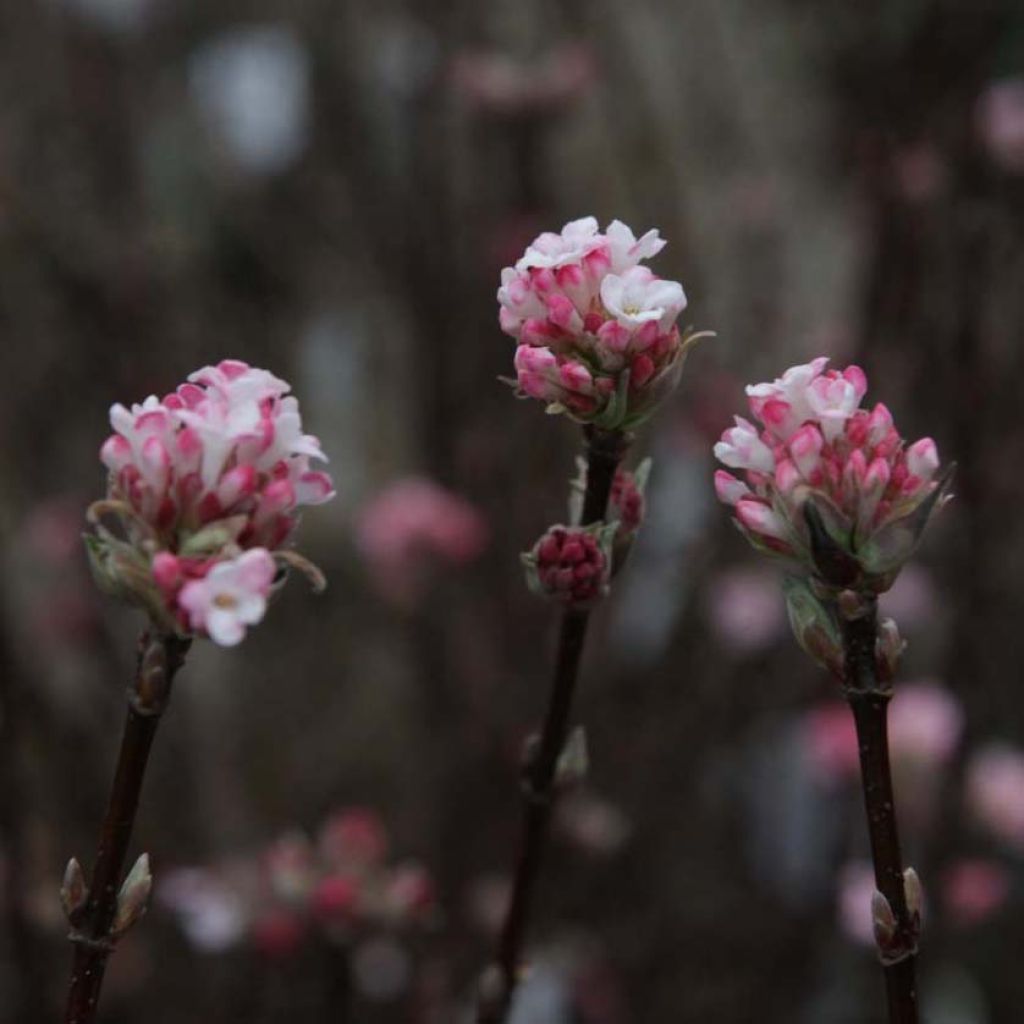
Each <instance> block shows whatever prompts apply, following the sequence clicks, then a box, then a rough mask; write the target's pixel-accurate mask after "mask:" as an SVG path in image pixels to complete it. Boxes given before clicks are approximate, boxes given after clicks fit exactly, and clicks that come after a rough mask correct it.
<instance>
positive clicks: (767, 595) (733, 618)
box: [707, 569, 786, 654]
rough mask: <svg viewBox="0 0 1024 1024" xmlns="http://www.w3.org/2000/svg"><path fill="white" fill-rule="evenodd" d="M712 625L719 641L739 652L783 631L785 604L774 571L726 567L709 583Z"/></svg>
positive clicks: (767, 642) (757, 647)
mask: <svg viewBox="0 0 1024 1024" xmlns="http://www.w3.org/2000/svg"><path fill="white" fill-rule="evenodd" d="M707 611H708V616H709V618H710V620H711V627H712V629H713V630H714V631H715V633H717V634H718V637H719V639H720V640H721V641H722V643H723V644H724V645H725V646H726V647H728V648H730V649H732V650H735V651H738V652H740V653H742V654H749V653H752V652H754V651H758V650H762V649H763V648H765V647H768V646H769V645H770V644H772V643H774V642H775V641H776V640H778V639H779V638H780V637H781V636H783V635H784V634H785V632H786V606H785V603H784V601H783V597H782V590H781V588H780V587H779V581H778V578H777V576H776V575H775V574H774V573H771V572H768V571H764V570H760V569H728V570H726V571H725V572H723V573H720V574H719V575H718V576H716V577H715V578H714V579H713V580H712V581H711V583H710V585H709V587H708V594H707Z"/></svg>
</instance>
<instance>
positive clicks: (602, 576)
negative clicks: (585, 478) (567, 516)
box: [522, 523, 616, 608]
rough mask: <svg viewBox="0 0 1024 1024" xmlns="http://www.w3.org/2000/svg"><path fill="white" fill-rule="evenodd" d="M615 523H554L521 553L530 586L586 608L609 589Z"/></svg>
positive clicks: (577, 606)
mask: <svg viewBox="0 0 1024 1024" xmlns="http://www.w3.org/2000/svg"><path fill="white" fill-rule="evenodd" d="M615 529H616V526H615V524H614V523H612V524H611V525H610V526H608V525H605V524H604V523H597V524H594V525H592V526H588V527H579V526H552V527H550V528H549V529H548V531H547V532H546V533H545V534H544V535H543V536H542V537H541V538H540V540H538V541H537V543H536V544H535V545H534V546H533V550H532V551H530V552H527V553H526V554H524V555H523V556H522V559H523V565H524V566H525V567H526V578H527V583H528V584H529V587H530V589H531V590H532V591H533V592H534V593H537V594H541V595H543V596H545V597H549V598H551V599H552V600H555V601H558V602H560V603H562V604H564V605H567V606H568V607H571V608H587V607H589V606H590V605H592V604H594V603H595V602H596V601H598V600H599V599H600V598H602V597H604V595H605V594H606V593H607V590H608V578H609V570H610V568H611V558H610V550H609V549H610V545H611V542H612V538H613V536H614V534H615Z"/></svg>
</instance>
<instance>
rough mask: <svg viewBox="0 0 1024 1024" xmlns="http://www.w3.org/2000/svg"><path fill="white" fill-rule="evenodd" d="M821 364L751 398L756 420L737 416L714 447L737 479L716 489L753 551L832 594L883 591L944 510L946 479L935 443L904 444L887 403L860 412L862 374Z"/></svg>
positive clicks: (722, 474) (723, 476) (726, 479)
mask: <svg viewBox="0 0 1024 1024" xmlns="http://www.w3.org/2000/svg"><path fill="white" fill-rule="evenodd" d="M827 362H828V360H827V359H826V358H824V357H822V358H819V359H815V360H814V361H813V362H811V363H808V364H806V365H803V366H794V367H792V368H791V369H789V370H787V371H786V372H785V374H783V376H782V377H781V378H779V379H778V380H775V381H773V382H772V383H770V384H756V385H753V386H751V387H748V388H747V396H748V399H749V404H750V411H751V414H752V416H753V418H754V420H755V421H756V422H755V423H752V422H750V421H748V420H746V419H744V418H742V417H740V416H737V417H736V423H735V426H733V427H730V428H729V429H728V430H726V431H725V433H724V434H722V439H721V440H720V441H719V442H718V443H717V444H716V445H715V456H716V457H717V458H718V459H719V461H721V462H723V463H724V464H725V465H726V466H728V467H729V468H730V469H735V470H740V471H741V472H742V475H741V476H740V477H737V476H734V475H733V474H732V473H729V472H726V471H725V470H719V471H718V472H716V474H715V489H716V491H717V493H718V497H719V499H720V500H721V501H723V502H725V503H726V504H728V505H731V506H733V508H734V511H735V517H736V523H737V525H738V526H739V528H740V530H741V531H742V532H743V533H744V534H745V536H746V537H747V539H748V540H749V541H750V542H751V543H752V544H753V545H754V546H755V547H756V548H758V549H759V550H761V551H764V552H767V553H769V554H773V555H778V556H781V557H783V558H785V559H787V560H789V561H791V562H795V563H798V564H800V565H802V566H803V567H804V568H805V569H807V570H809V571H810V574H811V575H812V576H815V577H817V578H819V579H821V580H823V581H824V582H826V583H828V584H833V585H840V586H843V587H863V588H866V589H868V590H871V591H874V592H876V593H880V592H882V591H885V590H887V589H888V588H889V586H891V585H892V582H893V580H894V579H895V577H896V575H897V573H898V572H899V570H900V567H901V566H902V565H903V563H904V562H905V561H906V560H907V558H908V557H909V556H910V554H911V553H912V552H913V550H914V548H915V547H916V546H917V542H918V540H919V538H920V536H921V533H922V531H923V530H924V527H925V526H926V524H927V522H928V520H929V519H930V518H931V516H932V514H933V513H934V512H935V511H936V510H937V509H938V508H939V507H941V505H942V504H944V502H945V500H946V487H947V483H948V480H949V472H948V471H947V472H945V473H940V472H939V455H938V450H937V449H936V446H935V442H934V441H933V440H932V439H931V438H922V439H921V440H920V441H916V442H914V443H913V444H911V445H907V444H906V443H905V442H904V440H903V438H902V437H901V436H900V434H899V432H898V431H897V429H896V427H895V425H894V423H893V418H892V414H891V413H890V412H889V410H888V409H887V408H886V407H885V406H884V405H882V404H881V403H879V404H878V405H876V406H875V407H874V408H873V409H871V410H870V411H869V410H867V409H862V408H860V403H861V400H862V399H863V397H864V394H865V393H866V391H867V379H866V377H865V375H864V373H863V371H862V370H861V369H860V368H859V367H856V366H850V367H847V368H846V369H845V370H843V371H842V372H838V371H835V370H826V369H825V367H826V365H827ZM812 534H815V535H812ZM823 545H824V546H825V547H827V548H828V557H829V560H830V563H829V564H828V565H824V564H823V563H822V546H823Z"/></svg>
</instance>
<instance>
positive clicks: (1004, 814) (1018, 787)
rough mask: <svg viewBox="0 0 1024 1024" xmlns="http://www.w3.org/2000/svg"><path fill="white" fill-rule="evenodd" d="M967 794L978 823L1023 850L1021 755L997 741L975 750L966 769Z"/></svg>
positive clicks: (1023, 760)
mask: <svg viewBox="0 0 1024 1024" xmlns="http://www.w3.org/2000/svg"><path fill="white" fill-rule="evenodd" d="M966 797H967V804H968V807H969V808H970V810H971V812H972V813H973V815H974V817H975V818H976V819H977V821H978V822H980V823H981V824H982V825H984V826H985V827H986V828H988V829H989V831H991V832H992V834H993V835H995V836H996V837H997V838H998V839H1001V840H1002V841H1004V842H1006V843H1009V844H1011V845H1012V846H1015V847H1017V848H1018V849H1024V754H1022V753H1021V752H1020V751H1019V750H1017V749H1016V748H1014V747H1011V746H1008V745H1006V744H999V743H994V744H991V745H989V746H987V747H985V748H983V749H982V750H980V751H978V753H977V754H975V755H974V757H973V758H972V760H971V763H970V765H969V766H968V769H967V788H966Z"/></svg>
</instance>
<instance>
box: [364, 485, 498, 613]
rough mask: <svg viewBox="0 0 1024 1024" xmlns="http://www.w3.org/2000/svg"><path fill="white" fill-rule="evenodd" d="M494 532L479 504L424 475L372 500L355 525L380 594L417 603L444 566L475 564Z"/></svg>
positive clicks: (394, 486) (391, 488) (387, 490)
mask: <svg viewBox="0 0 1024 1024" xmlns="http://www.w3.org/2000/svg"><path fill="white" fill-rule="evenodd" d="M489 533H490V531H489V528H488V526H487V522H486V520H485V519H484V517H483V516H482V515H481V513H480V512H479V511H477V509H476V508H474V506H473V505H471V504H470V503H469V502H468V501H466V500H465V499H464V498H462V497H460V496H459V495H457V494H454V493H452V492H451V491H449V490H446V489H445V488H444V487H442V486H441V485H440V484H436V483H434V482H433V481H432V480H428V479H426V478H423V477H407V478H405V479H402V480H397V481H395V482H394V483H393V484H391V485H390V486H388V487H386V488H385V489H384V490H383V491H381V492H380V493H379V494H377V495H376V497H374V498H372V499H371V500H370V501H369V502H367V503H366V504H365V505H364V506H363V507H362V509H361V510H360V512H359V514H358V517H357V521H356V525H355V540H356V546H357V547H358V549H359V551H360V553H361V554H362V556H363V558H364V559H365V561H366V564H367V567H368V569H369V571H370V575H371V577H372V580H373V583H374V585H375V587H376V588H377V590H378V591H379V592H380V594H381V595H382V596H383V597H385V598H387V599H388V600H391V601H394V602H395V603H396V604H401V605H410V604H414V603H415V602H416V601H417V600H418V599H419V598H420V597H421V596H422V593H423V590H424V589H425V587H426V585H427V583H428V582H429V577H430V576H431V574H432V571H433V570H434V569H436V568H437V567H438V566H440V565H451V566H459V565H465V564H467V563H469V562H472V561H473V560H474V559H475V558H477V557H478V556H479V555H480V554H481V553H482V552H483V550H484V548H485V547H486V546H487V542H488V539H489Z"/></svg>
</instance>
